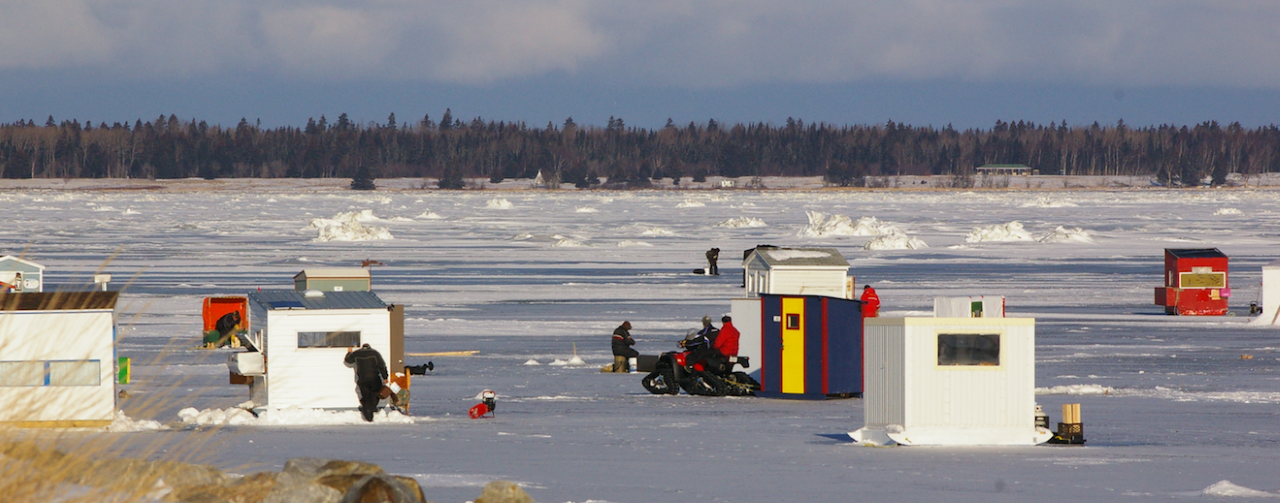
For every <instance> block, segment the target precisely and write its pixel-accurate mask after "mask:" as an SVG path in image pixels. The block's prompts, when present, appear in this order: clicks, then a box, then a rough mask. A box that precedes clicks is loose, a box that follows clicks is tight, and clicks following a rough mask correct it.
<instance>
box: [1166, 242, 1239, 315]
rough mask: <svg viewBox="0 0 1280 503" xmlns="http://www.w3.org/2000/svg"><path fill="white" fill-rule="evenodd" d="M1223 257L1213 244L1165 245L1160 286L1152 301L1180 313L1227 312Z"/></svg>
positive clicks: (1212, 313) (1229, 289)
mask: <svg viewBox="0 0 1280 503" xmlns="http://www.w3.org/2000/svg"><path fill="white" fill-rule="evenodd" d="M1227 260H1228V259H1227V256H1226V254H1224V253H1222V252H1221V251H1219V250H1218V249H1217V248H1165V250H1164V286H1163V287H1158V288H1156V294H1155V303H1156V305H1158V306H1164V312H1165V313H1166V314H1177V315H1181V316H1222V315H1225V314H1227V298H1228V297H1230V295H1231V288H1230V286H1229V285H1228V283H1227Z"/></svg>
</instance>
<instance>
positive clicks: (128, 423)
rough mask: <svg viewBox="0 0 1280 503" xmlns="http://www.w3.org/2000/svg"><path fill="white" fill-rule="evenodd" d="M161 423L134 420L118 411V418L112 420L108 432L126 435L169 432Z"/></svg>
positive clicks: (148, 420)
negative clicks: (128, 433) (157, 431)
mask: <svg viewBox="0 0 1280 503" xmlns="http://www.w3.org/2000/svg"><path fill="white" fill-rule="evenodd" d="M167 429H168V428H166V427H165V426H164V425H162V424H160V421H152V420H150V419H133V418H130V417H129V416H127V415H125V413H124V411H122V410H117V411H116V416H115V418H113V419H112V420H111V424H109V425H107V427H106V430H107V431H109V432H112V433H126V432H134V431H156V430H167Z"/></svg>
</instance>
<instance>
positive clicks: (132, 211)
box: [121, 208, 1238, 215]
mask: <svg viewBox="0 0 1280 503" xmlns="http://www.w3.org/2000/svg"><path fill="white" fill-rule="evenodd" d="M1237 213H1238V212H1237ZM141 214H142V212H141V211H138V210H135V209H133V208H125V209H124V212H122V213H121V215H141Z"/></svg>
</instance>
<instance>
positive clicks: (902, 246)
mask: <svg viewBox="0 0 1280 503" xmlns="http://www.w3.org/2000/svg"><path fill="white" fill-rule="evenodd" d="M928 247H929V245H927V244H925V242H924V241H922V240H920V239H918V238H913V237H911V236H908V235H907V234H906V233H904V232H902V231H897V232H894V233H893V234H886V235H884V236H880V237H876V238H872V239H871V241H867V244H865V245H862V248H863V249H864V250H919V249H921V248H928Z"/></svg>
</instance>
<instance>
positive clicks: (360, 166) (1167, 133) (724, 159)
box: [0, 110, 1280, 188]
mask: <svg viewBox="0 0 1280 503" xmlns="http://www.w3.org/2000/svg"><path fill="white" fill-rule="evenodd" d="M984 164H1026V165H1028V166H1030V167H1032V168H1034V169H1037V170H1039V171H1040V173H1041V174H1067V175H1145V176H1155V177H1156V178H1157V179H1158V180H1161V181H1164V182H1168V183H1171V184H1180V183H1183V182H1185V183H1188V184H1190V183H1199V182H1201V181H1202V180H1206V179H1210V180H1212V181H1213V183H1222V182H1223V181H1225V180H1226V178H1227V175H1228V174H1231V173H1240V174H1242V175H1246V176H1247V175H1253V174H1258V173H1263V172H1274V171H1280V129H1278V128H1277V126H1275V125H1271V126H1267V127H1259V128H1254V129H1246V128H1243V127H1241V126H1240V125H1239V124H1238V123H1233V124H1230V125H1228V126H1226V127H1221V126H1219V125H1218V123H1216V122H1205V123H1203V124H1199V125H1196V126H1193V127H1187V126H1170V125H1162V126H1155V127H1141V128H1130V127H1127V126H1126V125H1125V124H1124V122H1123V121H1121V122H1119V123H1117V124H1115V125H1108V126H1100V125H1098V124H1097V123H1094V124H1093V125H1092V126H1089V127H1078V126H1067V125H1065V123H1063V124H1058V123H1050V124H1049V125H1047V126H1045V125H1039V124H1033V123H1028V122H1023V121H1018V122H1016V123H1013V122H1001V121H997V122H996V123H995V125H994V126H993V127H992V128H991V129H966V130H957V129H954V128H952V127H950V126H947V127H944V128H941V129H937V128H933V127H915V126H909V125H906V124H897V123H894V122H892V121H890V122H888V123H886V124H877V125H860V126H836V125H831V124H824V123H805V122H804V121H802V120H792V119H787V121H786V123H785V124H782V125H775V124H765V123H755V124H731V125H730V124H719V123H717V122H716V121H714V120H711V121H708V122H706V123H704V124H697V123H692V122H691V123H689V124H687V125H677V124H674V123H673V122H672V121H670V120H668V121H667V125H666V126H665V127H662V128H657V129H645V128H637V127H631V126H627V125H626V124H625V123H624V122H623V120H622V119H620V118H618V119H615V118H610V119H609V123H608V124H607V125H606V126H605V127H603V128H601V127H597V126H582V125H578V124H575V123H574V121H573V119H572V118H569V119H567V120H565V121H564V123H562V124H559V125H556V124H552V123H548V124H547V125H546V126H545V127H530V126H528V125H526V124H525V123H523V122H501V121H499V122H494V121H485V120H483V119H481V118H478V117H477V118H475V119H473V120H471V121H469V122H463V121H461V120H458V119H456V118H454V117H453V115H452V113H451V111H449V110H446V111H445V113H444V114H443V116H441V117H440V119H439V120H438V121H436V120H432V118H431V117H430V116H429V115H428V116H426V117H423V118H422V119H421V120H418V121H416V122H410V123H400V122H397V121H396V118H395V114H392V115H391V116H390V117H389V118H388V119H387V121H386V123H385V124H375V123H369V124H358V123H355V122H352V121H351V120H350V119H349V118H348V117H347V115H346V114H342V115H341V116H339V117H338V118H337V120H336V121H335V122H332V123H330V122H329V121H328V119H326V118H325V117H324V116H321V117H320V118H319V120H315V119H312V120H309V121H307V125H306V126H305V127H302V128H298V127H280V128H275V129H264V128H262V127H260V126H258V125H255V124H253V123H250V122H248V121H246V120H243V119H241V121H240V123H239V124H237V125H236V126H235V127H222V126H216V125H215V126H210V125H209V124H207V123H206V122H205V121H197V120H194V119H192V120H190V121H183V120H180V119H178V118H177V117H175V116H173V115H170V116H169V117H164V116H160V117H158V118H156V119H155V120H153V121H150V122H143V121H141V120H137V121H134V122H133V123H132V124H129V123H128V122H125V123H118V122H117V123H113V124H110V125H108V124H106V123H99V124H98V125H96V126H95V125H93V124H92V123H91V122H86V123H84V124H81V123H80V122H79V121H77V120H64V121H61V122H55V121H54V119H53V117H49V119H48V120H47V121H46V122H45V123H44V124H43V125H40V124H36V123H35V122H34V121H30V120H19V121H17V122H15V123H11V124H0V176H2V177H4V178H37V177H45V178H106V177H114V178H187V177H203V178H210V179H212V178H224V177H261V178H279V177H309V178H310V177H356V178H368V177H378V178H385V177H431V178H438V179H441V183H440V185H441V186H442V187H444V188H456V187H462V186H463V183H462V179H463V178H464V177H488V178H489V179H490V180H492V181H494V182H498V181H501V180H503V179H506V178H534V177H535V176H536V175H537V174H538V173H542V175H543V177H544V179H545V180H547V181H548V182H551V183H554V182H557V181H559V182H570V183H575V184H577V185H578V186H580V187H588V186H591V185H593V183H598V181H599V179H600V178H601V177H607V180H608V185H609V186H613V187H625V186H631V187H643V186H646V185H648V184H650V183H654V181H655V180H659V179H662V178H673V179H676V180H678V179H679V178H680V177H682V176H692V177H694V178H695V179H697V178H701V177H706V176H713V175H719V176H727V177H741V176H818V175H820V176H824V177H825V178H826V180H827V181H828V182H829V183H831V184H834V185H845V186H847V185H862V184H864V183H866V181H867V180H874V179H875V177H879V176H888V175H924V174H933V175H952V176H953V178H952V180H953V181H954V183H955V184H956V185H966V184H971V183H972V180H973V173H974V168H975V167H977V166H981V165H984Z"/></svg>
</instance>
